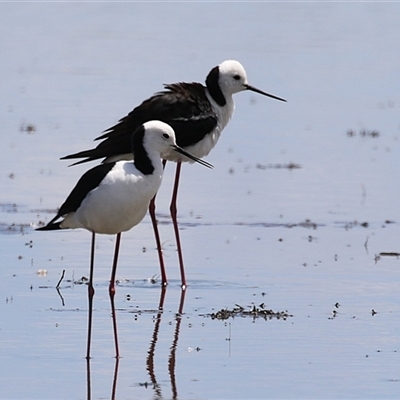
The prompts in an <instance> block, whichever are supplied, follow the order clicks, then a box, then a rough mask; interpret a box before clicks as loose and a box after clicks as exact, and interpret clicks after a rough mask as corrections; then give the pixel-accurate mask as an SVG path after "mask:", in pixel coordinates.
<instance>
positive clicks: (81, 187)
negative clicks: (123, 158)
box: [37, 163, 115, 231]
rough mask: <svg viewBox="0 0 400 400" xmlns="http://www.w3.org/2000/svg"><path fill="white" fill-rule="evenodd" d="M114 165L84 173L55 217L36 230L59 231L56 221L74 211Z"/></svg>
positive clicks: (99, 167) (102, 166) (104, 165)
mask: <svg viewBox="0 0 400 400" xmlns="http://www.w3.org/2000/svg"><path fill="white" fill-rule="evenodd" d="M114 165H115V163H107V164H100V165H97V166H95V167H94V168H92V169H90V170H89V171H86V172H85V173H84V174H83V175H82V176H81V178H80V179H79V181H78V183H77V184H76V185H75V187H74V188H73V189H72V191H71V193H70V194H69V196H68V197H67V199H66V200H65V201H64V203H63V204H62V206H61V207H60V209H59V210H58V213H57V215H56V216H55V217H54V218H53V219H52V220H51V221H50V222H49V223H48V224H47V225H46V226H44V227H42V228H39V229H37V230H38V231H45V230H53V229H60V226H59V222H56V221H57V220H58V219H59V218H62V217H63V216H64V215H67V214H68V213H70V212H73V211H76V210H77V209H78V208H79V206H80V205H81V204H82V201H83V200H84V199H85V197H86V196H87V195H88V193H89V192H90V191H92V190H93V189H95V188H96V187H97V186H99V185H100V183H101V181H102V180H103V179H104V177H105V176H106V175H107V174H108V172H109V171H111V170H112V169H113V167H114Z"/></svg>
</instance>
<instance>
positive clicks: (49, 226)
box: [35, 222, 62, 231]
mask: <svg viewBox="0 0 400 400" xmlns="http://www.w3.org/2000/svg"><path fill="white" fill-rule="evenodd" d="M60 223H61V222H49V223H48V224H47V225H46V226H42V227H41V228H36V229H35V231H55V230H58V229H62V228H61V226H60Z"/></svg>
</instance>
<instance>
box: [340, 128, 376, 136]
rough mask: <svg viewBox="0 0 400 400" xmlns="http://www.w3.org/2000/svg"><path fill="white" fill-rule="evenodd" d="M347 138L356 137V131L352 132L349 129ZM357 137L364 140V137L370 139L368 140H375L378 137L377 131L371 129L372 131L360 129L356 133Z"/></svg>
mask: <svg viewBox="0 0 400 400" xmlns="http://www.w3.org/2000/svg"><path fill="white" fill-rule="evenodd" d="M347 136H348V137H355V136H357V131H355V130H353V129H349V130H348V131H347ZM358 136H360V137H362V138H365V137H370V138H377V137H379V136H380V133H379V131H377V130H375V129H373V130H371V131H370V130H369V129H360V130H359V131H358Z"/></svg>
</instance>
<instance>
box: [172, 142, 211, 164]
mask: <svg viewBox="0 0 400 400" xmlns="http://www.w3.org/2000/svg"><path fill="white" fill-rule="evenodd" d="M172 148H173V149H174V150H175V151H176V152H177V153H179V154H182V155H184V156H186V157H187V158H190V159H191V160H193V161H195V162H197V163H199V164H201V165H204V166H205V167H207V168H214V166H213V165H212V164H210V163H208V162H207V161H204V160H202V159H201V158H198V157H196V156H194V155H193V154H190V153H188V152H187V151H185V150H183V149H182V147H179V146H177V145H173V146H172Z"/></svg>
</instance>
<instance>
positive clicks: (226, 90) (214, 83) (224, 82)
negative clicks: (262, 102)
mask: <svg viewBox="0 0 400 400" xmlns="http://www.w3.org/2000/svg"><path fill="white" fill-rule="evenodd" d="M206 85H207V88H208V90H209V92H210V93H211V96H212V97H213V99H214V100H215V101H216V102H217V103H218V104H219V105H220V106H224V105H225V104H226V98H227V97H228V98H229V97H231V96H232V95H233V94H235V93H238V92H242V91H244V90H251V91H252V92H256V93H259V94H262V95H264V96H268V97H272V98H273V99H276V100H281V101H286V100H284V99H282V98H280V97H277V96H274V95H272V94H269V93H266V92H263V91H262V90H260V89H257V88H256V87H254V86H251V85H249V83H248V82H247V75H246V71H245V69H244V68H243V65H242V64H240V62H239V61H235V60H226V61H224V62H222V63H221V64H219V65H218V66H217V67H214V68H213V69H212V70H211V71H210V73H209V74H208V76H207V79H206Z"/></svg>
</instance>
